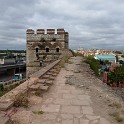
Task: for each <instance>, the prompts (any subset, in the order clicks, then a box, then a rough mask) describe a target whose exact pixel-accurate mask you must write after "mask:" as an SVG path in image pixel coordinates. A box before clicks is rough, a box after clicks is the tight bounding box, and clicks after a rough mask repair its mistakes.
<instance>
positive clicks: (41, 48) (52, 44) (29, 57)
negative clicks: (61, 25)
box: [26, 29, 69, 77]
mask: <svg viewBox="0 0 124 124" xmlns="http://www.w3.org/2000/svg"><path fill="white" fill-rule="evenodd" d="M56 32H57V33H55V29H47V31H46V33H45V30H44V29H37V30H36V33H35V31H34V30H32V29H27V31H26V38H27V42H26V43H27V47H26V48H27V50H26V52H27V53H26V68H27V70H26V71H27V77H28V76H30V75H31V74H32V73H34V72H36V71H38V70H39V69H40V68H41V67H43V66H44V65H46V64H49V63H51V62H52V61H55V60H56V59H58V58H59V57H60V55H61V54H62V52H63V51H64V50H66V49H68V41H69V34H68V32H65V30H64V29H57V31H56Z"/></svg>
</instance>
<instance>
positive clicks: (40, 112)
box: [32, 111, 44, 115]
mask: <svg viewBox="0 0 124 124" xmlns="http://www.w3.org/2000/svg"><path fill="white" fill-rule="evenodd" d="M32 112H33V113H34V114H37V115H41V114H43V113H44V112H43V111H32Z"/></svg>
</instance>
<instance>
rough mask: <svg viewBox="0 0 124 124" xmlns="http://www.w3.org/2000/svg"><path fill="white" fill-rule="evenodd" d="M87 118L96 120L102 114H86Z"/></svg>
mask: <svg viewBox="0 0 124 124" xmlns="http://www.w3.org/2000/svg"><path fill="white" fill-rule="evenodd" d="M86 118H87V119H88V120H96V119H100V116H94V115H86Z"/></svg>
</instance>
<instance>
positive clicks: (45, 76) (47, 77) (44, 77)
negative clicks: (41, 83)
mask: <svg viewBox="0 0 124 124" xmlns="http://www.w3.org/2000/svg"><path fill="white" fill-rule="evenodd" d="M49 77H50V76H49V75H46V74H45V75H43V76H42V78H43V79H49Z"/></svg>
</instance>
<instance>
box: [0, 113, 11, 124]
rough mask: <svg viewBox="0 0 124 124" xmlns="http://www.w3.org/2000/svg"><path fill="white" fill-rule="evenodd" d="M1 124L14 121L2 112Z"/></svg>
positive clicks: (0, 116) (0, 115) (8, 123)
mask: <svg viewBox="0 0 124 124" xmlns="http://www.w3.org/2000/svg"><path fill="white" fill-rule="evenodd" d="M0 124H12V121H11V120H10V119H9V117H6V116H4V115H3V114H1V113H0Z"/></svg>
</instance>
